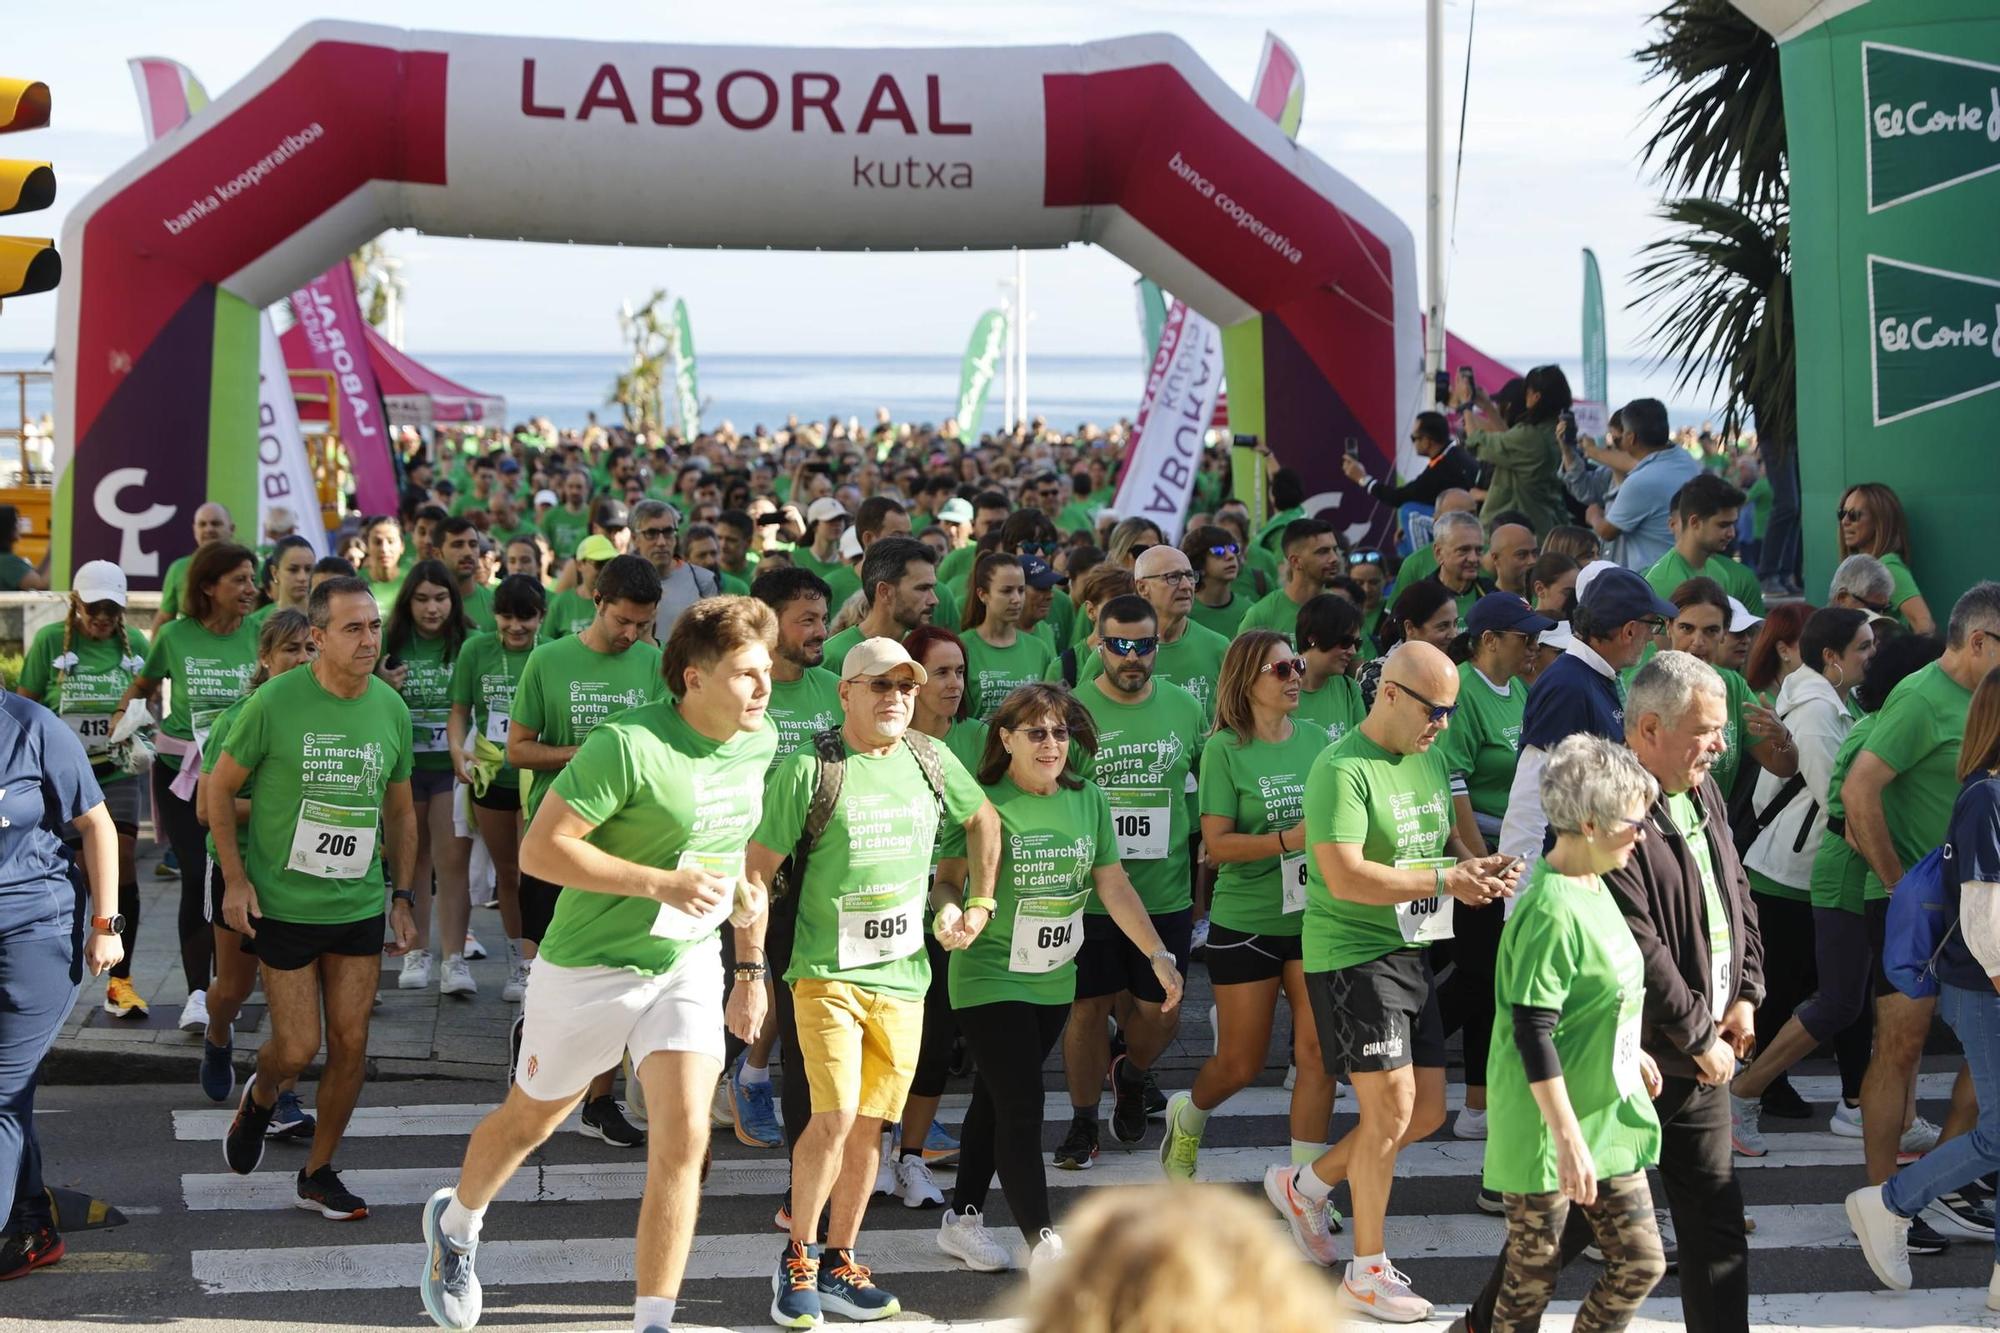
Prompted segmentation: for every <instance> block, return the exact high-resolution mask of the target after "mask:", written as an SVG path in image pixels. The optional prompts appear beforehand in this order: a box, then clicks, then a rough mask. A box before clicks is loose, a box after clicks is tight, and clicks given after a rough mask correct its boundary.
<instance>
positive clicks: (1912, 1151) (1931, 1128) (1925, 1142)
mask: <svg viewBox="0 0 2000 1333" xmlns="http://www.w3.org/2000/svg"><path fill="white" fill-rule="evenodd" d="M1943 1133H1944V1131H1943V1130H1941V1129H1939V1128H1938V1127H1937V1126H1936V1125H1933V1124H1932V1123H1931V1122H1930V1121H1928V1120H1926V1119H1924V1118H1923V1117H1922V1116H1918V1117H1917V1118H1916V1119H1915V1120H1912V1121H1911V1122H1910V1127H1909V1128H1908V1129H1906V1130H1904V1131H1903V1137H1902V1140H1901V1142H1899V1143H1897V1145H1896V1157H1897V1159H1898V1160H1899V1161H1903V1162H1908V1161H1910V1160H1912V1159H1914V1158H1917V1157H1922V1156H1923V1155H1924V1154H1925V1153H1927V1152H1929V1151H1930V1150H1931V1149H1933V1148H1935V1147H1937V1146H1938V1137H1939V1136H1940V1135H1941V1134H1943Z"/></svg>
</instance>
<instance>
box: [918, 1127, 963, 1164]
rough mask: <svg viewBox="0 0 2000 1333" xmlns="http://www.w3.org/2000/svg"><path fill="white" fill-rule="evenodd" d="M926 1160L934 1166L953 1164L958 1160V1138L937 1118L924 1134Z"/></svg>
mask: <svg viewBox="0 0 2000 1333" xmlns="http://www.w3.org/2000/svg"><path fill="white" fill-rule="evenodd" d="M924 1160H925V1161H926V1162H929V1163H930V1164H931V1165H932V1166H951V1165H954V1164H955V1163H956V1162H957V1161H958V1140H957V1139H955V1138H953V1137H952V1136H951V1132H950V1131H949V1130H947V1129H946V1128H945V1127H944V1126H943V1125H940V1124H939V1123H938V1122H937V1121H935V1120H933V1121H931V1127H930V1132H929V1133H927V1134H925V1135H924Z"/></svg>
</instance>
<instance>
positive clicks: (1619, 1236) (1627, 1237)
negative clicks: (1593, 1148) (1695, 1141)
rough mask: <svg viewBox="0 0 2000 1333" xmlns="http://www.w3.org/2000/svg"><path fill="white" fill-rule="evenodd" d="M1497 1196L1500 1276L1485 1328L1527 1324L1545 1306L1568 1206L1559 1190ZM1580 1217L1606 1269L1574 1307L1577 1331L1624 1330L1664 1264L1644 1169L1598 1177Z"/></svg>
mask: <svg viewBox="0 0 2000 1333" xmlns="http://www.w3.org/2000/svg"><path fill="white" fill-rule="evenodd" d="M1501 1197H1502V1198H1503V1199H1505V1200H1506V1202H1507V1248H1506V1251H1505V1253H1504V1255H1503V1256H1502V1257H1503V1259H1504V1261H1505V1264H1506V1276H1505V1277H1504V1278H1502V1279H1501V1282H1500V1291H1499V1295H1498V1297H1497V1298H1496V1299H1495V1301H1494V1302H1493V1324H1492V1328H1491V1330H1490V1333H1512V1330H1514V1329H1515V1328H1519V1327H1522V1326H1526V1327H1530V1328H1532V1327H1533V1326H1534V1324H1535V1321H1536V1320H1537V1319H1538V1318H1539V1317H1540V1316H1541V1313H1542V1311H1543V1310H1544V1309H1545V1308H1547V1306H1548V1303H1549V1301H1550V1299H1551V1298H1553V1297H1554V1295H1555V1291H1556V1278H1557V1276H1558V1275H1559V1274H1560V1273H1561V1271H1562V1233H1563V1223H1564V1221H1565V1220H1567V1218H1568V1217H1569V1209H1570V1201H1569V1200H1568V1199H1566V1198H1564V1197H1563V1196H1562V1195H1561V1194H1559V1193H1554V1194H1503V1195H1502V1196H1501ZM1583 1216H1584V1220H1585V1221H1587V1222H1588V1223H1590V1229H1591V1232H1592V1233H1593V1234H1594V1235H1595V1236H1596V1238H1597V1247H1598V1248H1599V1249H1600V1250H1602V1251H1603V1252H1604V1271H1603V1273H1601V1274H1600V1275H1599V1276H1598V1279H1597V1282H1596V1284H1595V1285H1594V1286H1592V1287H1591V1289H1590V1294H1589V1295H1588V1296H1587V1297H1585V1298H1584V1302H1583V1308H1582V1309H1580V1310H1578V1311H1577V1314H1576V1326H1575V1333H1602V1331H1603V1330H1616V1329H1622V1328H1624V1327H1625V1326H1626V1325H1627V1324H1629V1323H1631V1322H1632V1316H1633V1315H1635V1314H1637V1313H1638V1312H1639V1306H1640V1305H1641V1304H1642V1303H1644V1301H1645V1299H1646V1295H1647V1293H1649V1292H1651V1291H1652V1289H1653V1288H1654V1287H1656V1286H1658V1285H1659V1281H1660V1279H1661V1278H1662V1277H1664V1276H1665V1275H1666V1271H1667V1261H1666V1257H1665V1255H1664V1254H1663V1253H1662V1251H1661V1249H1660V1231H1659V1226H1658V1224H1657V1223H1656V1222H1655V1221H1654V1220H1653V1193H1652V1191H1651V1190H1650V1189H1649V1188H1647V1185H1646V1173H1645V1172H1644V1171H1634V1172H1633V1173H1632V1174H1631V1175H1627V1176H1613V1177H1612V1178H1611V1179H1609V1180H1600V1181H1598V1182H1597V1202H1596V1203H1593V1204H1590V1205H1588V1206H1585V1207H1583Z"/></svg>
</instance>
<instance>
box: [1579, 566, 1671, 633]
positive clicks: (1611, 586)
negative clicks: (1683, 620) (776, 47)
mask: <svg viewBox="0 0 2000 1333" xmlns="http://www.w3.org/2000/svg"><path fill="white" fill-rule="evenodd" d="M1578 604H1579V605H1580V606H1582V607H1583V609H1584V610H1586V611H1588V612H1590V623H1591V624H1592V625H1594V626H1597V627H1599V628H1601V629H1604V630H1606V631H1609V630H1612V629H1616V628H1617V627H1618V626H1620V625H1624V624H1629V623H1630V622H1632V621H1634V620H1641V619H1644V618H1645V617H1647V616H1661V617H1664V618H1665V619H1667V620H1672V619H1673V618H1674V617H1675V616H1677V615H1679V614H1680V609H1679V608H1678V607H1676V606H1675V605H1674V604H1673V603H1672V602H1669V601H1667V600H1665V599H1664V598H1662V597H1661V596H1660V594H1658V593H1656V592H1654V591H1653V585H1652V584H1650V583H1648V582H1646V580H1645V579H1644V578H1642V577H1640V576H1639V575H1638V574H1636V573H1634V572H1633V571H1632V570H1629V569H1626V568H1624V567H1623V566H1618V567H1615V568H1612V569H1601V570H1599V571H1598V572H1597V575H1596V577H1594V578H1592V579H1591V580H1590V586H1589V587H1587V588H1585V589H1584V591H1583V596H1582V598H1581V599H1580V601H1579V603H1578Z"/></svg>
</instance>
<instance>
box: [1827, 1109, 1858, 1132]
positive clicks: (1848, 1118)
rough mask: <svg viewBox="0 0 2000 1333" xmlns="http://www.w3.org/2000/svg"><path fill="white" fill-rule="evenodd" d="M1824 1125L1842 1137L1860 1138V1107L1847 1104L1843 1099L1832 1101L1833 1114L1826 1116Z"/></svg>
mask: <svg viewBox="0 0 2000 1333" xmlns="http://www.w3.org/2000/svg"><path fill="white" fill-rule="evenodd" d="M1826 1127H1827V1129H1828V1131H1830V1132H1831V1133H1834V1134H1838V1135H1839V1136H1840V1137H1841V1138H1843V1139H1858V1138H1860V1137H1861V1108H1860V1107H1858V1106H1849V1105H1848V1104H1847V1103H1846V1102H1844V1101H1841V1102H1836V1103H1834V1107H1833V1114H1832V1115H1830V1116H1828V1117H1827V1118H1826Z"/></svg>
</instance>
